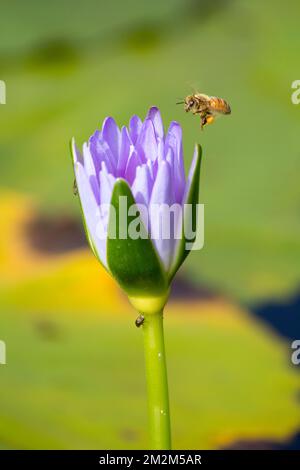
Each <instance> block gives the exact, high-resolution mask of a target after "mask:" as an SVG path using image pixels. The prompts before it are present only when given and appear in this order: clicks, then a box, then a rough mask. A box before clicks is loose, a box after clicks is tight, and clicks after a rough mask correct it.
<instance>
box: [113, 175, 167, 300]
mask: <svg viewBox="0 0 300 470" xmlns="http://www.w3.org/2000/svg"><path fill="white" fill-rule="evenodd" d="M122 196H123V197H124V196H125V198H127V199H126V201H127V212H126V213H125V212H124V208H122V207H121V206H122V203H123V201H124V199H123V200H122V201H121V199H120V197H122ZM134 204H136V202H135V200H134V197H133V195H132V193H131V190H130V188H129V186H128V184H127V182H126V181H125V180H123V179H118V180H117V181H116V183H115V185H114V188H113V193H112V198H111V205H112V206H113V207H114V209H115V213H114V211H112V208H111V209H110V214H109V224H108V238H107V248H106V249H107V264H108V267H109V270H110V272H111V273H112V275H113V276H114V277H115V278H116V280H117V281H118V283H119V284H120V286H121V287H122V288H123V289H124V291H125V292H126V293H127V294H128V295H129V296H130V297H134V298H140V299H142V298H148V297H150V298H153V297H163V296H165V295H166V293H167V292H168V283H167V279H166V274H165V272H164V269H163V267H162V264H161V261H160V259H159V257H158V254H157V252H156V250H155V248H154V246H153V244H152V241H151V240H150V238H149V236H148V234H147V231H146V228H145V226H144V224H143V223H142V221H141V220H140V221H139V222H140V227H141V230H140V231H143V232H144V234H147V238H140V237H139V238H137V239H132V237H131V236H130V235H129V234H128V230H129V227H130V224H131V222H132V221H133V220H135V221H136V220H137V217H139V216H138V215H134V216H130V215H128V209H129V208H130V207H131V206H132V205H134ZM124 215H125V217H124ZM125 219H126V220H125ZM113 237H115V238H113Z"/></svg>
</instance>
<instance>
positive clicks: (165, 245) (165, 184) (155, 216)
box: [149, 161, 175, 270]
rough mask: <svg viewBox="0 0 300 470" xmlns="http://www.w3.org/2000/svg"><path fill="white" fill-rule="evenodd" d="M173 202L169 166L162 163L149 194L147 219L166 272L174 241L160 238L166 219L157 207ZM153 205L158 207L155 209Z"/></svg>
mask: <svg viewBox="0 0 300 470" xmlns="http://www.w3.org/2000/svg"><path fill="white" fill-rule="evenodd" d="M174 200H175V197H174V191H173V185H172V177H171V169H170V165H169V163H168V162H166V161H162V162H161V163H160V164H159V167H158V172H157V177H156V180H155V182H154V186H153V190H152V194H151V199H150V205H149V216H150V217H149V218H150V227H151V238H152V240H153V243H154V245H155V247H156V249H157V252H158V254H159V256H160V258H161V260H162V262H163V264H164V267H165V268H166V270H168V268H169V266H170V263H171V260H172V253H173V247H174V239H173V238H172V237H170V239H164V238H163V236H162V234H163V228H164V224H165V223H166V219H165V218H164V214H163V212H161V211H159V206H161V205H162V204H166V205H167V206H169V207H170V206H171V205H172V204H173V203H174ZM155 205H158V206H157V207H156V208H155ZM161 209H162V207H161Z"/></svg>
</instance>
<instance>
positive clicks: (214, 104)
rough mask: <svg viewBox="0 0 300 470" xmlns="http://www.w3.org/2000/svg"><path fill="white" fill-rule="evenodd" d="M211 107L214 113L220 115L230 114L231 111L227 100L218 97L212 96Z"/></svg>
mask: <svg viewBox="0 0 300 470" xmlns="http://www.w3.org/2000/svg"><path fill="white" fill-rule="evenodd" d="M209 104H210V106H211V108H212V109H213V110H214V111H217V112H218V113H222V114H230V113H231V109H230V106H229V104H228V103H227V101H226V100H223V98H217V97H216V96H212V97H211V98H210V103H209Z"/></svg>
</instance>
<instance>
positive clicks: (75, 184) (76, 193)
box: [73, 178, 78, 196]
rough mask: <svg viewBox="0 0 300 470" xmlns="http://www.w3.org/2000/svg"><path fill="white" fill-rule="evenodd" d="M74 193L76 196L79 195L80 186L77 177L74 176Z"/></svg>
mask: <svg viewBox="0 0 300 470" xmlns="http://www.w3.org/2000/svg"><path fill="white" fill-rule="evenodd" d="M73 194H74V196H77V195H78V188H77V183H76V178H74V181H73Z"/></svg>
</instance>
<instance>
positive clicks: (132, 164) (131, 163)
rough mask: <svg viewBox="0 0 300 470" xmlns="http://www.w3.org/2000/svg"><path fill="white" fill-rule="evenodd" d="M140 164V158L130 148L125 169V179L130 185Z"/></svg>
mask: <svg viewBox="0 0 300 470" xmlns="http://www.w3.org/2000/svg"><path fill="white" fill-rule="evenodd" d="M141 164H142V162H141V159H140V157H139V155H138V154H137V152H136V151H135V150H134V149H133V148H132V149H131V150H130V155H129V158H128V162H127V165H126V170H125V179H126V180H127V181H128V183H129V185H130V186H131V185H132V184H133V182H134V179H135V175H136V169H137V167H138V166H140V165H141Z"/></svg>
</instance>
